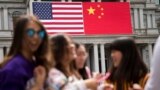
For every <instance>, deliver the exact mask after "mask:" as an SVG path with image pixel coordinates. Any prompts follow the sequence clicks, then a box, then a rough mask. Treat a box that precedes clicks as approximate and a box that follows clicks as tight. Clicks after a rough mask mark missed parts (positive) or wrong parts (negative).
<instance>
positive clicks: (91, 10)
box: [87, 7, 95, 15]
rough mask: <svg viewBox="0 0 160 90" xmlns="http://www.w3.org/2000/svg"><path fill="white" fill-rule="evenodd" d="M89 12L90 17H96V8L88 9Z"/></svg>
mask: <svg viewBox="0 0 160 90" xmlns="http://www.w3.org/2000/svg"><path fill="white" fill-rule="evenodd" d="M87 10H88V12H89V15H91V14H92V15H94V12H95V9H94V8H92V7H90V8H89V9H87Z"/></svg>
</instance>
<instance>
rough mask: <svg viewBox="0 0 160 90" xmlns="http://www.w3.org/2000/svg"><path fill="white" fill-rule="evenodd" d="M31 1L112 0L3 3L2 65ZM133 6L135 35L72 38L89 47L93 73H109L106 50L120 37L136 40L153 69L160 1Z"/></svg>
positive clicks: (136, 1) (159, 30)
mask: <svg viewBox="0 0 160 90" xmlns="http://www.w3.org/2000/svg"><path fill="white" fill-rule="evenodd" d="M32 1H61V2H74V1H90V2H104V1H109V0H0V61H3V57H4V55H5V54H6V53H7V52H8V50H9V47H10V45H11V41H12V34H13V33H12V31H13V26H14V22H15V19H16V18H17V17H18V16H19V15H23V14H27V13H29V12H30V11H29V10H30V8H29V6H30V5H31V2H32ZM110 1H112V0H110ZM114 1H118V0H114ZM119 2H129V0H119ZM130 3H131V7H130V9H131V15H132V16H131V17H132V28H133V30H134V34H133V35H129V36H128V35H94V36H87V35H86V36H74V37H73V38H74V40H75V41H76V42H80V43H83V44H85V45H86V47H87V50H88V52H89V58H88V61H87V64H88V65H89V66H90V67H91V69H92V70H93V71H99V72H105V71H106V69H107V68H108V67H109V65H110V61H109V53H108V50H107V47H108V46H109V43H111V42H112V41H113V40H114V39H115V38H117V37H121V36H128V37H133V38H134V39H135V40H136V43H137V45H138V47H139V49H140V51H141V54H142V57H143V60H144V61H145V62H146V64H147V66H148V67H149V68H150V61H151V57H152V52H153V47H154V43H155V41H156V39H157V37H158V36H159V33H160V27H158V26H157V24H158V23H159V22H160V21H159V20H160V0H131V1H130Z"/></svg>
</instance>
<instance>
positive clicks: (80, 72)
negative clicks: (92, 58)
mask: <svg viewBox="0 0 160 90" xmlns="http://www.w3.org/2000/svg"><path fill="white" fill-rule="evenodd" d="M75 46H76V50H78V49H79V48H80V46H83V47H84V48H85V46H84V45H82V44H79V43H75ZM85 67H86V63H85V65H84V66H83V68H81V69H78V68H77V67H76V62H75V61H74V68H75V69H77V70H78V72H79V74H80V75H81V77H82V78H83V79H88V78H89V76H88V74H87V71H86V68H85Z"/></svg>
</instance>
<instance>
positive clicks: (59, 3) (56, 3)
mask: <svg viewBox="0 0 160 90" xmlns="http://www.w3.org/2000/svg"><path fill="white" fill-rule="evenodd" d="M52 4H55V5H81V4H82V3H80V2H72V3H68V2H66V3H61V2H52Z"/></svg>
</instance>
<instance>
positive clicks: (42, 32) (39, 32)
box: [26, 28, 46, 39]
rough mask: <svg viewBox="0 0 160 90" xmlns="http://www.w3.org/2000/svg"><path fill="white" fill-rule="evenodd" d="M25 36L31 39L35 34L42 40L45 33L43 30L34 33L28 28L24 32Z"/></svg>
mask: <svg viewBox="0 0 160 90" xmlns="http://www.w3.org/2000/svg"><path fill="white" fill-rule="evenodd" d="M26 34H27V35H28V36H29V37H33V36H34V35H35V34H37V35H38V37H39V38H41V39H43V38H44V37H45V34H46V33H45V31H44V30H40V31H38V32H36V31H35V30H34V29H32V28H29V29H27V30H26Z"/></svg>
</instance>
